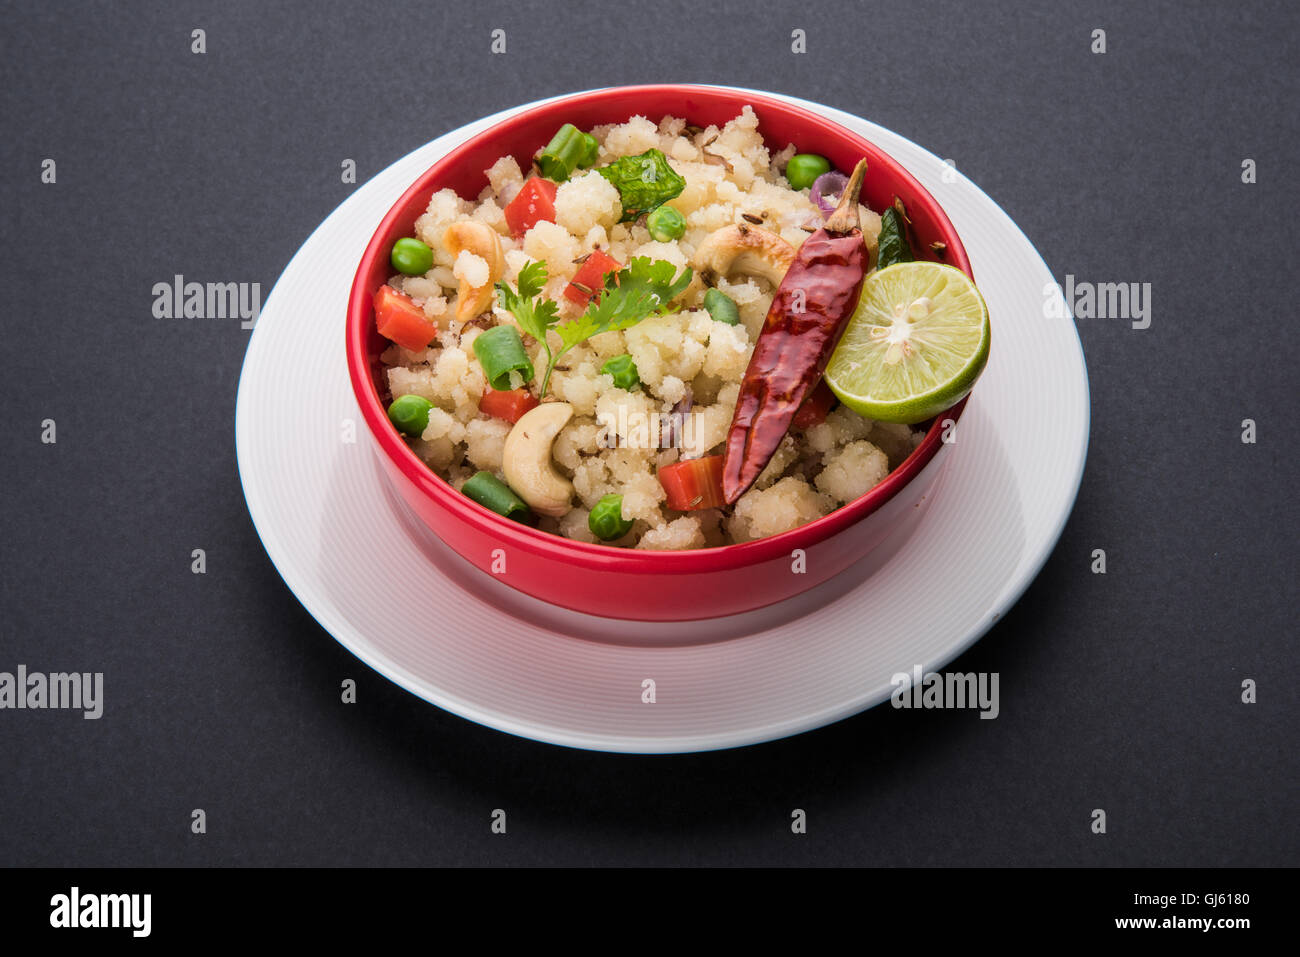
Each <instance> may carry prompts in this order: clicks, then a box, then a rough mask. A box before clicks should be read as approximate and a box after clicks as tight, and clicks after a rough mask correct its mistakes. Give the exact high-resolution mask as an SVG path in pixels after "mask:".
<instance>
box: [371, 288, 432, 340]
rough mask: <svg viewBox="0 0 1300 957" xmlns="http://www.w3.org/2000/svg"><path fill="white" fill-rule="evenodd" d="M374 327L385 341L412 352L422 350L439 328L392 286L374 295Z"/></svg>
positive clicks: (409, 299) (407, 297) (408, 297)
mask: <svg viewBox="0 0 1300 957" xmlns="http://www.w3.org/2000/svg"><path fill="white" fill-rule="evenodd" d="M375 326H376V328H378V329H379V334H380V335H381V336H383V337H384V338H385V339H391V340H392V341H393V342H396V343H397V344H398V345H399V346H401V347H402V348H404V349H411V350H412V351H415V350H419V349H423V348H424V347H425V346H427V345H428V344H429V343H430V342H432V341H433V340H434V337H435V336H437V335H438V326H437V325H436V324H435V323H433V322H430V321H429V319H428V317H427V316H425V314H424V310H423V309H421V308H420V307H419V306H417V305H416V304H415V303H414V302H413V301H412V300H411V297H410V296H407V295H405V294H403V293H400V292H398V291H397V290H396V289H394V288H393V287H392V286H380V287H379V291H378V292H377V293H375Z"/></svg>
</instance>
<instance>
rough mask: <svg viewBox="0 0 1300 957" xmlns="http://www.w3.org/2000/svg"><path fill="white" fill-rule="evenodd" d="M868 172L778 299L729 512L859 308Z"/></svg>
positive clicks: (753, 372)
mask: <svg viewBox="0 0 1300 957" xmlns="http://www.w3.org/2000/svg"><path fill="white" fill-rule="evenodd" d="M866 169H867V161H866V160H859V162H858V165H857V166H856V167H854V169H853V175H852V176H851V177H850V178H849V184H848V186H847V187H845V189H844V192H843V193H842V194H841V196H840V202H839V205H838V206H837V207H836V209H835V212H834V213H832V214H831V215H830V216H829V217H828V218H827V220H826V223H825V224H824V225H823V226H822V227H821V229H819V230H817V231H816V232H815V233H813V234H812V235H811V236H809V237H808V238H807V239H805V240H804V242H803V245H801V246H800V247H799V250H798V252H797V254H796V255H795V260H794V262H793V263H792V264H791V266H790V268H789V270H787V272H786V274H785V278H784V279H782V280H781V285H780V287H779V288H778V289H777V291H776V295H775V297H774V298H773V299H772V308H771V309H769V310H768V313H767V318H766V319H765V320H764V322H763V330H762V332H760V333H759V337H758V342H757V343H755V345H754V354H753V355H752V356H751V357H750V360H749V367H748V368H747V369H746V370H745V377H744V379H743V380H742V381H741V384H740V397H739V399H737V401H736V412H735V415H734V416H733V417H732V420H731V430H730V432H728V434H727V452H726V458H725V459H724V461H723V471H722V490H723V494H724V495H725V497H726V501H727V504H728V505H730V504H732V503H734V502H735V501H736V499H738V498H740V496H741V495H743V494H744V493H745V491H746V490H747V489H748V488H749V487H750V486H751V485H753V484H754V480H755V479H756V478H758V475H759V473H760V472H762V471H763V468H764V466H766V465H767V463H768V460H769V459H771V458H772V455H773V453H774V452H776V449H777V446H778V445H780V444H781V439H782V438H783V437H784V436H785V433H786V432H787V431H788V430H789V428H790V423H791V421H792V420H793V419H794V416H795V413H796V412H797V411H798V410H799V406H800V404H801V403H802V402H803V400H804V398H805V397H807V395H808V393H809V392H811V391H812V389H813V387H814V386H816V385H817V383H818V381H820V379H821V377H822V373H823V372H825V371H826V363H828V362H829V361H830V358H831V353H832V352H834V351H835V345H836V343H838V342H839V339H840V335H841V334H842V333H843V332H844V327H845V326H846V325H847V324H848V320H849V317H850V316H852V315H853V310H854V309H856V308H857V306H858V297H859V296H860V295H861V294H862V280H863V278H864V277H865V276H866V272H867V261H868V253H867V247H866V245H865V244H864V243H863V241H862V229H861V228H860V225H859V222H858V194H859V193H860V192H861V190H862V176H863V174H864V173H865V172H866Z"/></svg>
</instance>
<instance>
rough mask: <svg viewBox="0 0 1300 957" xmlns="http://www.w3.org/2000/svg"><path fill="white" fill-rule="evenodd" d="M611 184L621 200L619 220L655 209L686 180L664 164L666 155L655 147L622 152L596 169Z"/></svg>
mask: <svg viewBox="0 0 1300 957" xmlns="http://www.w3.org/2000/svg"><path fill="white" fill-rule="evenodd" d="M596 172H597V173H599V174H600V175H601V176H603V177H605V179H607V180H609V181H610V182H611V183H613V184H614V187H615V188H616V189H617V190H618V195H619V200H620V201H621V202H622V204H623V218H622V219H621V220H620V222H625V223H626V222H628V221H630V220H633V219H636V218H637V217H638V216H640V215H641V214H642V213H648V212H650V211H651V210H653V209H657V208H658V207H660V206H662V205H663V204H664V203H666V202H668V200H670V199H672V198H673V197H675V196H677V195H679V194H680V193H681V191H682V190H683V189H685V188H686V180H684V179H682V178H681V177H680V176H679V175H677V172H676V170H674V169H673V168H672V167H671V166H669V165H668V157H666V156H664V154H663V153H662V152H661V151H660V150H657V149H648V150H646V151H645V152H644V153H641V154H639V155H637V156H623V157H620V158H619V159H616V160H615V161H614V162H612V163H610V164H609V165H608V166H602V167H600V168H599V169H597V170H596Z"/></svg>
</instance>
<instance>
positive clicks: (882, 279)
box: [826, 262, 989, 425]
mask: <svg viewBox="0 0 1300 957" xmlns="http://www.w3.org/2000/svg"><path fill="white" fill-rule="evenodd" d="M988 358H989V310H988V307H987V306H986V305H985V304H984V297H983V296H981V295H980V293H979V290H978V289H976V288H975V284H974V283H973V282H971V281H970V279H969V278H968V277H967V276H966V274H965V273H963V272H962V271H961V270H960V269H955V268H953V267H952V266H944V265H941V264H939V263H931V262H910V263H897V264H895V265H893V266H889V267H887V268H885V269H882V270H880V272H877V273H872V274H871V275H870V276H868V277H867V279H866V282H864V283H863V284H862V297H861V298H860V299H859V300H858V308H857V309H856V310H854V313H853V316H852V317H851V318H850V319H849V324H848V327H847V328H846V329H845V330H844V335H843V337H841V339H840V341H839V344H838V345H837V346H836V347H835V352H834V353H832V354H831V361H830V363H829V364H828V365H827V366H826V384H827V385H828V386H830V388H831V391H832V392H834V393H835V395H836V396H837V397H838V398H839V400H840V401H841V402H843V403H844V404H845V405H847V406H848V407H849V408H850V409H852V410H853V411H855V412H857V413H858V414H859V415H863V416H866V417H867V418H869V419H876V420H877V421H880V422H905V423H907V424H909V425H911V424H914V423H916V422H924V421H925V420H926V419H929V418H933V417H934V416H936V415H938V414H939V413H940V412H942V411H943V410H944V409H947V408H949V407H951V406H953V405H956V404H957V402H959V401H960V400H961V399H962V398H963V397H964V396H965V395H966V394H967V393H968V392H970V390H971V386H973V385H974V384H975V380H976V379H977V378H979V374H980V373H981V372H983V371H984V365H985V363H986V362H988Z"/></svg>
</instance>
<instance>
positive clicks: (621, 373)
mask: <svg viewBox="0 0 1300 957" xmlns="http://www.w3.org/2000/svg"><path fill="white" fill-rule="evenodd" d="M600 371H601V372H603V373H604V374H605V375H612V376H613V377H614V385H615V386H616V387H617V388H619V389H623V390H625V391H627V392H631V391H632V390H633V389H635V388H636V387H637V386H639V385H640V384H641V376H640V375H638V374H637V371H636V362H635V361H633V359H632V357H631V356H629V355H626V354H624V355H621V356H614V358H612V359H606V360H605V364H604V365H603V366H601V367H600Z"/></svg>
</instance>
